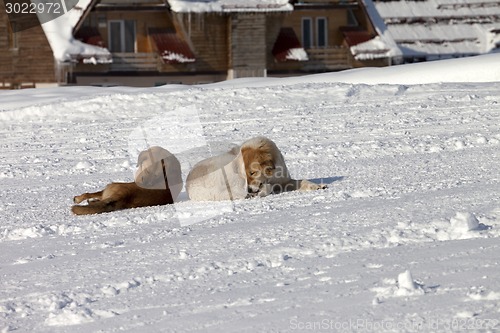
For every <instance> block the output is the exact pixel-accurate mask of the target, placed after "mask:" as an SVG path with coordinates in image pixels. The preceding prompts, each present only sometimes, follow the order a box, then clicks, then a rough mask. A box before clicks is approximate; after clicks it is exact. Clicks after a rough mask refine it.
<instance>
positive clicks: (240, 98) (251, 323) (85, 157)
mask: <svg viewBox="0 0 500 333" xmlns="http://www.w3.org/2000/svg"><path fill="white" fill-rule="evenodd" d="M499 64H500V55H490V56H482V57H477V58H470V59H462V60H453V61H442V62H436V63H428V64H418V65H407V66H399V67H392V68H385V69H377V70H373V69H365V70H355V71H348V72H342V73H332V74H324V75H314V76H309V77H303V78H292V79H253V80H250V79H247V80H237V81H230V82H224V83H221V84H214V85H207V86H198V87H189V86H165V87H159V88H150V89H133V88H124V87H116V88H109V89H102V88H101V89H99V88H90V87H89V88H83V87H72V88H56V89H45V90H24V91H4V92H0V120H1V123H0V137H1V141H0V148H1V149H0V190H1V191H0V201H1V205H0V219H1V221H0V332H2V333H3V332H10V331H13V332H71V333H77V332H302V331H308V332H310V331H325V332H327V331H331V332H341V331H346V332H347V331H356V332H416V331H421V332H431V331H432V332H449V331H459V330H465V329H469V330H472V331H477V332H485V331H491V332H493V331H495V329H499V328H500V321H499V320H500V280H499V276H500V168H499V164H500V83H499V82H500V65H499ZM382 83H384V84H382ZM182 112H188V113H189V114H190V117H191V116H192V124H193V127H192V128H191V129H192V131H189V130H185V131H184V130H179V131H177V132H175V133H172V132H171V131H170V130H164V131H163V129H162V126H164V125H165V126H168V124H170V123H171V121H174V120H171V119H173V118H175V115H177V116H180V114H181V113H182ZM172 115H174V117H173V118H170V117H172ZM188 123H189V121H188ZM155 126H156V128H155ZM141 128H146V130H144V135H145V136H147V137H148V140H149V141H148V144H150V143H151V144H153V143H161V144H163V145H166V147H165V148H168V149H169V150H172V151H174V152H176V153H178V152H179V153H180V156H181V158H182V159H185V160H183V163H184V165H186V163H191V162H189V161H188V160H190V161H192V160H195V161H196V160H200V159H202V158H204V157H207V156H208V155H209V151H208V150H207V149H203V148H207V146H203V143H205V144H206V145H208V146H209V147H210V148H211V149H214V151H215V149H223V148H225V147H226V146H227V147H229V146H230V144H231V143H240V142H242V141H244V140H246V139H248V138H250V137H253V136H256V135H265V136H268V137H269V138H271V139H272V140H274V141H275V142H276V143H277V145H278V147H280V148H281V150H282V151H283V153H284V156H285V159H286V161H287V164H288V166H289V169H290V170H291V173H292V176H294V177H296V178H307V179H312V180H315V181H321V180H322V181H323V182H326V183H328V184H329V187H328V189H326V190H320V191H316V192H306V193H299V192H290V193H284V194H280V195H273V196H269V197H265V198H258V199H249V200H242V201H235V202H233V203H231V202H222V203H217V204H215V203H194V202H190V201H189V200H187V199H186V197H185V194H181V200H180V202H178V203H176V204H175V205H168V206H160V207H148V208H139V209H132V210H127V211H120V212H113V213H108V214H102V215H91V216H73V215H72V214H71V213H70V207H71V205H72V198H73V196H75V195H77V194H80V193H83V192H87V191H93V190H98V189H100V188H102V187H103V186H104V185H106V184H107V183H109V182H111V181H131V180H132V177H133V174H132V173H133V171H134V163H135V158H136V155H134V154H135V153H136V152H135V151H134V145H133V144H132V143H131V137H133V135H132V136H131V134H132V133H137V130H138V129H139V130H140V129H141ZM193 128H194V130H193ZM162 131H163V132H162ZM200 144H202V146H201V148H200ZM196 147H198V148H199V149H198V148H196ZM183 152H184V153H183ZM188 171H189V170H183V172H184V173H185V174H187V172H188ZM182 195H183V196H182ZM191 219H192V220H191ZM189 221H191V222H189ZM196 221H198V222H197V223H194V222H196Z"/></svg>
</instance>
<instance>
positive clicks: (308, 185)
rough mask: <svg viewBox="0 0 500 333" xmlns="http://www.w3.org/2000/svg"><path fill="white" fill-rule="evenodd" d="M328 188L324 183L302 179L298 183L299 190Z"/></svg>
mask: <svg viewBox="0 0 500 333" xmlns="http://www.w3.org/2000/svg"><path fill="white" fill-rule="evenodd" d="M326 188H328V186H327V185H326V184H316V183H313V182H310V181H308V180H303V181H302V182H301V184H300V190H301V191H317V190H324V189H326Z"/></svg>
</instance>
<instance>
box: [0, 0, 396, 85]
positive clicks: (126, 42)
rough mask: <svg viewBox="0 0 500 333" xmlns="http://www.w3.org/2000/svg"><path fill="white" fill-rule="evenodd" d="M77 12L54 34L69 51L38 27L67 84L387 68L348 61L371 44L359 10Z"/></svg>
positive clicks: (182, 3)
mask: <svg viewBox="0 0 500 333" xmlns="http://www.w3.org/2000/svg"><path fill="white" fill-rule="evenodd" d="M73 10H78V15H74V17H76V18H72V19H71V20H70V21H68V22H65V23H64V24H63V23H57V22H56V23H53V25H54V26H56V25H57V24H59V25H60V26H61V25H63V26H69V27H70V28H71V36H70V37H71V39H73V37H74V40H75V41H71V43H69V42H66V43H64V42H61V41H54V38H60V35H61V34H50V32H49V31H50V29H47V28H45V25H44V29H45V32H46V35H47V38H48V39H49V43H50V45H51V46H52V51H53V53H54V55H56V54H57V55H59V56H55V57H56V60H57V61H56V62H57V63H58V66H57V68H56V70H57V71H58V72H57V73H58V74H57V75H58V77H64V78H66V82H67V83H68V84H81V85H104V86H111V85H134V86H154V85H162V84H167V83H208V82H216V81H222V80H226V79H233V78H239V77H264V76H286V75H297V74H307V73H318V72H326V71H336V70H342V69H348V68H353V67H360V66H367V65H370V66H384V65H388V64H389V57H388V56H387V55H386V53H384V52H386V51H387V50H384V48H383V47H382V50H381V49H380V48H379V49H377V50H376V52H372V49H371V48H370V47H368V48H366V49H364V51H363V52H365V53H373V54H372V56H370V57H359V56H358V55H357V54H356V53H354V52H353V47H354V46H356V45H364V44H366V42H369V41H371V40H374V39H375V38H376V37H377V31H376V30H375V28H374V25H373V24H372V23H371V21H370V19H369V16H368V15H367V12H366V11H365V9H364V6H363V3H361V2H359V1H357V0H302V1H291V0H246V1H239V0H204V1H202V0H80V2H79V3H78V8H77V9H73ZM61 19H62V18H61ZM56 28H57V27H56ZM56 28H54V29H56ZM68 39H69V38H68ZM76 42H78V43H80V44H79V45H78V47H71V45H72V44H74V43H76ZM368 44H369V43H368ZM60 45H66V46H67V47H68V48H69V49H71V50H69V49H68V50H61V49H58V48H60V47H61V46H60ZM68 45H70V46H68ZM83 45H85V46H93V47H94V48H91V47H90V48H88V47H83ZM0 47H1V46H0ZM81 49H85V52H82V53H78V51H75V50H81ZM52 66H53V62H52Z"/></svg>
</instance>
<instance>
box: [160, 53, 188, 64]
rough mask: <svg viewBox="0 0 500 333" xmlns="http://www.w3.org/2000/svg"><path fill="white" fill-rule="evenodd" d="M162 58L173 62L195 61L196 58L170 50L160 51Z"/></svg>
mask: <svg viewBox="0 0 500 333" xmlns="http://www.w3.org/2000/svg"><path fill="white" fill-rule="evenodd" d="M161 56H162V58H163V59H164V60H166V61H167V62H175V63H182V64H184V63H189V62H195V61H196V59H193V58H188V57H186V56H185V55H183V54H179V53H175V52H171V51H165V52H163V53H162V55H161Z"/></svg>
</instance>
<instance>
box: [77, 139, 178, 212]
mask: <svg viewBox="0 0 500 333" xmlns="http://www.w3.org/2000/svg"><path fill="white" fill-rule="evenodd" d="M138 166H139V169H138V173H137V174H136V175H135V182H131V183H111V184H109V185H107V186H106V187H105V188H104V190H102V191H99V192H95V193H84V194H81V195H78V196H76V197H74V199H73V201H74V203H75V204H79V203H81V202H83V201H85V200H87V202H88V205H74V206H73V207H71V211H72V212H73V213H74V214H76V215H86V214H99V213H105V212H112V211H115V210H121V209H127V208H137V207H146V206H158V205H166V204H172V203H174V200H175V199H176V198H177V196H178V195H179V193H180V191H181V189H182V175H181V166H180V163H179V161H178V160H177V158H176V157H175V156H174V155H172V154H171V153H170V152H168V151H167V150H166V149H163V148H161V147H151V148H150V149H148V150H145V151H143V152H141V154H140V155H139V158H138Z"/></svg>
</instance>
